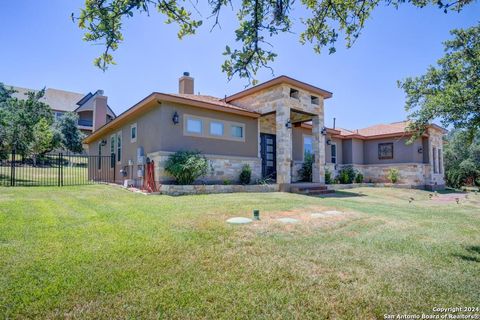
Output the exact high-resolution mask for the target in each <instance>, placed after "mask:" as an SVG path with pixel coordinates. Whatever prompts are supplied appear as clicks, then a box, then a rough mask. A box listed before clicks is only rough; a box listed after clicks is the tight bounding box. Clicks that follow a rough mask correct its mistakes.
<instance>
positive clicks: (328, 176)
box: [325, 169, 332, 184]
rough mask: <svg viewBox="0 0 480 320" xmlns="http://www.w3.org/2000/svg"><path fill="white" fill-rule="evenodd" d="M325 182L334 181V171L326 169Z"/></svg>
mask: <svg viewBox="0 0 480 320" xmlns="http://www.w3.org/2000/svg"><path fill="white" fill-rule="evenodd" d="M325 183H326V184H331V183H332V173H331V172H330V171H328V169H327V170H325Z"/></svg>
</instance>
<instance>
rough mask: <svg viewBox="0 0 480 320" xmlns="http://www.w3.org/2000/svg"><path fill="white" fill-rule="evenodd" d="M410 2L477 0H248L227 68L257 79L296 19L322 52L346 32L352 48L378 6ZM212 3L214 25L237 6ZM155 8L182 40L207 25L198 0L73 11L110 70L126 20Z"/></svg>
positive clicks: (93, 4) (93, 2)
mask: <svg viewBox="0 0 480 320" xmlns="http://www.w3.org/2000/svg"><path fill="white" fill-rule="evenodd" d="M405 2H408V3H410V4H412V5H414V6H416V7H420V8H421V7H425V6H428V5H430V6H437V7H438V8H440V9H441V10H443V11H444V12H445V13H447V12H448V11H460V10H461V9H462V8H463V7H464V6H466V5H467V4H469V3H471V2H472V0H450V2H444V1H443V0H406V1H405V0H301V1H298V2H295V1H294V0H270V1H265V0H243V1H242V2H241V5H240V8H239V10H238V12H237V18H238V20H239V27H238V28H237V29H236V31H235V35H236V39H235V40H236V42H239V43H240V47H239V48H236V49H231V48H230V47H229V46H226V49H225V52H224V55H225V56H226V60H225V62H224V64H223V65H222V70H223V71H224V72H225V73H226V74H227V76H228V78H229V79H231V78H232V77H233V76H235V75H238V76H239V77H241V78H242V77H243V78H248V79H250V80H251V79H253V77H254V76H255V74H256V72H257V71H258V69H259V68H262V67H267V68H268V64H269V63H270V62H272V61H273V60H274V59H275V57H276V56H277V54H276V53H275V52H273V50H272V49H271V45H270V43H269V40H268V38H271V37H273V36H276V35H278V34H280V33H285V32H291V31H292V26H293V23H292V21H295V20H297V21H301V23H303V25H304V29H303V32H301V33H300V43H301V44H305V43H307V42H308V43H311V44H312V45H313V49H314V51H315V52H317V53H320V51H321V50H322V49H324V48H325V47H328V50H329V53H334V52H335V44H336V42H337V40H338V38H339V33H340V32H341V33H343V37H344V39H345V43H346V46H347V47H351V46H352V45H353V43H354V42H355V40H356V39H357V38H358V36H359V35H360V33H361V31H362V30H363V28H364V26H365V22H366V20H367V19H368V18H369V17H370V15H371V13H372V11H373V10H374V9H375V8H376V7H377V6H380V5H387V6H388V5H390V6H394V7H398V6H400V5H401V4H403V3H405ZM185 5H186V6H185ZM208 6H209V11H210V13H211V14H210V15H209V16H210V17H213V25H212V27H211V30H213V29H214V28H215V27H217V26H219V25H220V23H219V22H220V19H219V18H220V13H221V11H222V10H223V9H225V8H228V7H232V8H233V3H232V2H231V1H230V0H208ZM301 7H303V9H304V10H307V11H308V14H309V15H308V17H303V16H300V17H299V16H295V15H294V14H293V13H294V10H295V9H300V8H301ZM152 8H155V9H157V11H158V12H159V13H160V14H162V15H163V16H164V17H165V18H166V20H165V22H166V23H168V24H170V23H175V24H177V25H178V26H179V31H178V37H179V38H180V39H182V38H183V37H184V36H187V35H193V34H195V32H196V31H197V29H198V28H199V27H200V26H201V25H202V24H203V20H201V17H202V14H201V12H200V10H201V9H200V8H198V7H197V5H196V4H195V3H194V2H190V4H188V3H187V2H185V1H180V0H85V7H84V8H83V9H81V11H80V15H79V16H78V17H75V14H74V13H72V20H73V21H77V22H78V25H79V27H80V28H81V29H84V30H86V33H85V36H84V40H85V41H91V42H101V43H102V44H104V46H105V47H104V52H103V53H102V54H101V55H100V57H98V58H97V59H95V65H96V66H98V67H99V68H101V69H102V70H105V69H106V68H107V67H108V65H110V64H114V63H115V62H114V60H113V57H112V54H111V52H112V51H115V50H117V48H118V46H119V44H120V43H121V42H122V40H123V34H122V28H123V24H122V22H123V19H124V18H130V17H133V15H134V14H135V13H146V14H150V11H151V9H152ZM197 16H198V18H197Z"/></svg>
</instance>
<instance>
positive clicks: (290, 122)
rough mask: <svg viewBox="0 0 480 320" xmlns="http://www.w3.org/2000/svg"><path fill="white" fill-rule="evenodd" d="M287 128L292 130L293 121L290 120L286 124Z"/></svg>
mask: <svg viewBox="0 0 480 320" xmlns="http://www.w3.org/2000/svg"><path fill="white" fill-rule="evenodd" d="M285 127H287V129H292V121H290V119H288V121H287V123H285Z"/></svg>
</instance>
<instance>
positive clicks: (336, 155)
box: [330, 142, 338, 164]
mask: <svg viewBox="0 0 480 320" xmlns="http://www.w3.org/2000/svg"><path fill="white" fill-rule="evenodd" d="M332 147H335V162H333V158H334V157H333V152H332V151H333V150H332ZM337 159H338V146H337V143H336V142H331V144H330V163H333V164H337Z"/></svg>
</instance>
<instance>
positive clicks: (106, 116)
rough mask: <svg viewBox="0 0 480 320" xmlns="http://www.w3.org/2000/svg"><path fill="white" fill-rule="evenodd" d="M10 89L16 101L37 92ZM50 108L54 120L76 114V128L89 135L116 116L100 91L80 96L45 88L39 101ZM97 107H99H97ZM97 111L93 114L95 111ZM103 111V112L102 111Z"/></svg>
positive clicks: (16, 88)
mask: <svg viewBox="0 0 480 320" xmlns="http://www.w3.org/2000/svg"><path fill="white" fill-rule="evenodd" d="M6 87H12V88H13V89H14V90H15V91H16V92H15V93H14V94H13V96H14V97H16V98H18V99H26V93H27V92H29V91H33V92H38V90H33V89H27V88H21V87H15V86H8V85H6ZM40 101H41V102H44V103H46V104H48V105H49V106H50V108H52V111H53V114H54V116H55V120H58V119H60V118H61V117H62V115H63V114H64V113H65V112H75V113H77V114H78V128H79V129H80V130H81V131H82V132H83V133H85V134H87V135H89V134H91V133H92V132H93V130H95V129H96V128H97V129H98V128H100V127H101V126H103V125H104V124H105V123H107V122H110V121H111V120H113V119H114V118H115V117H116V116H115V113H114V112H113V111H112V109H111V108H110V107H109V106H108V104H107V97H106V96H104V95H103V91H102V90H97V91H96V92H95V93H94V94H92V93H88V94H86V95H85V94H81V93H76V92H70V91H64V90H58V89H52V88H47V89H46V90H45V95H44V96H43V97H42V98H41V99H40ZM97 105H99V106H98V107H97ZM96 108H97V109H99V110H101V111H99V112H98V113H95V109H96ZM103 110H105V112H104V111H103Z"/></svg>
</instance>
